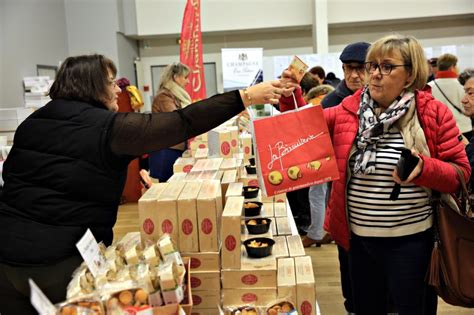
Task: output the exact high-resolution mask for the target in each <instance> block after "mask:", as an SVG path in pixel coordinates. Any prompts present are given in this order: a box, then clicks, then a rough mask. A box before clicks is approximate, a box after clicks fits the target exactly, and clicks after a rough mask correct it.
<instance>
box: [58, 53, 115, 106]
mask: <svg viewBox="0 0 474 315" xmlns="http://www.w3.org/2000/svg"><path fill="white" fill-rule="evenodd" d="M109 71H110V72H111V74H112V75H113V76H114V77H115V75H116V74H117V68H116V67H115V65H114V63H113V61H112V60H110V59H109V58H107V57H105V56H103V55H98V54H95V55H82V56H75V57H68V58H66V60H64V62H63V63H62V65H61V67H60V68H59V71H58V73H57V75H56V80H55V81H54V83H53V85H52V86H51V89H50V90H49V96H50V97H51V99H53V100H54V99H58V98H62V99H67V100H75V101H81V102H86V103H103V102H104V100H105V99H107V98H108V97H109V96H108V95H106V93H107V85H108V84H110V79H109Z"/></svg>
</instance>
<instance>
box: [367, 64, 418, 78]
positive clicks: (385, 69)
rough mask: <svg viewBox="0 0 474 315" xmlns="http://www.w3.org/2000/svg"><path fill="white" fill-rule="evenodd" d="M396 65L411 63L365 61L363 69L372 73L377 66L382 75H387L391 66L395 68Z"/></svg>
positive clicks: (390, 70)
mask: <svg viewBox="0 0 474 315" xmlns="http://www.w3.org/2000/svg"><path fill="white" fill-rule="evenodd" d="M397 67H411V65H392V64H389V63H383V62H382V63H380V64H378V63H375V62H366V63H365V70H366V71H367V72H368V73H370V74H373V73H374V72H375V70H377V68H378V69H379V72H380V73H381V74H383V75H389V74H390V73H391V72H392V70H393V68H397Z"/></svg>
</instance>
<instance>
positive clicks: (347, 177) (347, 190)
mask: <svg viewBox="0 0 474 315" xmlns="http://www.w3.org/2000/svg"><path fill="white" fill-rule="evenodd" d="M356 152H357V147H356V146H355V145H353V146H352V147H351V150H350V152H349V157H348V159H347V166H346V167H347V170H346V173H347V176H346V191H345V197H346V209H345V210H346V222H347V228H348V229H349V239H351V224H350V222H349V205H348V204H349V202H348V197H347V196H348V192H349V181H350V180H351V176H352V170H351V166H350V160H351V157H352V156H353V155H354V153H356Z"/></svg>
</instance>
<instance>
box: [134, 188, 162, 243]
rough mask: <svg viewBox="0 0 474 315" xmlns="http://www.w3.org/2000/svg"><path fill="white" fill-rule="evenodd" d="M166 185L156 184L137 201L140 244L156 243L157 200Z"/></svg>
mask: <svg viewBox="0 0 474 315" xmlns="http://www.w3.org/2000/svg"><path fill="white" fill-rule="evenodd" d="M167 186H168V183H156V184H153V185H151V187H150V188H149V189H148V190H147V191H146V192H145V193H144V194H143V196H142V197H141V198H140V199H139V200H138V222H139V225H140V235H141V238H142V243H145V242H146V241H152V242H156V241H157V240H158V238H159V231H158V230H159V225H158V211H159V209H158V202H157V200H158V198H159V196H160V195H161V193H162V192H163V190H164V189H165V188H166V187H167Z"/></svg>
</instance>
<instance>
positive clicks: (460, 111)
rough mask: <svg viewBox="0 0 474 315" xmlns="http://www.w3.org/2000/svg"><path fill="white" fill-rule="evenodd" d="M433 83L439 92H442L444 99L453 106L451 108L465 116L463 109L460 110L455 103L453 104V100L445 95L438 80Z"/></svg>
mask: <svg viewBox="0 0 474 315" xmlns="http://www.w3.org/2000/svg"><path fill="white" fill-rule="evenodd" d="M433 82H434V84H435V85H436V87H437V88H438V90H439V91H440V92H441V94H443V96H444V98H445V99H446V100H447V101H448V102H449V104H451V106H452V107H454V108H455V109H456V110H457V111H458V112H459V113H461V114H463V115H464V113H463V111H462V110H461V109H459V107H457V106H456V105H454V104H453V102H451V100H450V99H449V98H448V97H447V96H446V94H444V92H443V90H441V87H440V86H439V85H438V83H437V82H436V80H433Z"/></svg>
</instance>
